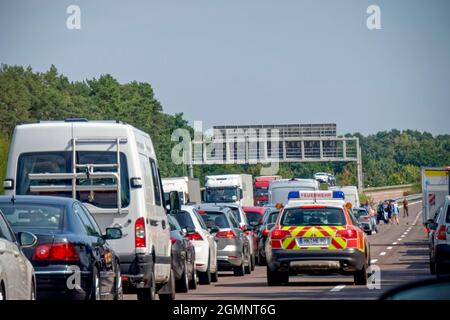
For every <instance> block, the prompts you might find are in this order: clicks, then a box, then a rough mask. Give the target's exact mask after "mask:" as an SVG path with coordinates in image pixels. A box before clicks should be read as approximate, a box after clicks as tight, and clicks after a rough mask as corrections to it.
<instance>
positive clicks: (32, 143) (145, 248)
mask: <svg viewBox="0 0 450 320" xmlns="http://www.w3.org/2000/svg"><path fill="white" fill-rule="evenodd" d="M36 141H39V143H36ZM4 186H5V193H6V194H7V195H10V196H11V195H47V196H51V195H53V196H63V197H72V198H76V199H78V200H79V201H81V202H82V203H84V205H86V207H87V208H88V209H89V211H90V212H91V213H92V214H93V215H94V216H95V219H96V221H97V222H98V224H99V225H100V227H101V229H102V230H103V231H105V230H106V228H108V227H116V226H117V227H120V228H121V230H122V232H123V234H124V235H126V236H124V237H123V238H121V239H119V240H116V241H113V242H111V246H112V247H113V249H114V251H115V252H116V253H117V254H118V256H119V260H120V267H121V273H122V276H123V277H124V279H125V281H124V291H125V292H126V293H134V294H137V296H138V299H139V300H151V299H153V298H154V297H155V292H157V291H158V290H159V289H161V288H162V287H163V286H164V285H166V284H170V276H171V274H172V272H171V248H170V246H171V242H170V230H169V226H168V222H167V215H166V208H165V202H164V195H163V192H162V184H161V177H160V173H159V169H158V162H157V159H156V153H155V149H154V147H153V143H152V140H151V138H150V136H149V135H148V134H147V133H145V132H143V131H140V130H138V129H136V128H134V127H132V126H131V125H128V124H124V123H121V122H117V121H87V120H86V119H67V120H65V121H47V122H40V123H34V124H25V125H19V126H17V127H16V128H15V130H14V134H13V137H12V141H11V146H10V150H9V157H8V165H7V172H6V179H5V181H4ZM165 289H167V287H166V288H165ZM166 291H167V290H166Z"/></svg>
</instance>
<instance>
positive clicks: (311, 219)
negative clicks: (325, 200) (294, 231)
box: [281, 208, 346, 226]
mask: <svg viewBox="0 0 450 320" xmlns="http://www.w3.org/2000/svg"><path fill="white" fill-rule="evenodd" d="M345 224H346V220H345V214H344V211H343V210H342V209H340V208H313V209H309V208H287V209H286V210H285V211H284V214H283V218H282V220H281V225H283V226H342V225H345Z"/></svg>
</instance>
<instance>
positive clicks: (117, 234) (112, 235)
mask: <svg viewBox="0 0 450 320" xmlns="http://www.w3.org/2000/svg"><path fill="white" fill-rule="evenodd" d="M102 238H103V239H104V240H117V239H121V238H122V230H120V228H106V230H105V235H104V236H103V237H102Z"/></svg>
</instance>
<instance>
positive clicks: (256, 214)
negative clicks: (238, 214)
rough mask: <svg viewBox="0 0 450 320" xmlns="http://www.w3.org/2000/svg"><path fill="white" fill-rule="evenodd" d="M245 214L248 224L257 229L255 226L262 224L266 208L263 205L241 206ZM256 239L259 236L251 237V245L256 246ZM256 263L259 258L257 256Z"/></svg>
mask: <svg viewBox="0 0 450 320" xmlns="http://www.w3.org/2000/svg"><path fill="white" fill-rule="evenodd" d="M243 209H244V212H245V215H246V216H247V220H248V223H249V225H250V226H251V227H252V228H253V230H257V228H258V227H259V226H260V225H261V224H262V221H263V216H264V212H266V210H267V208H264V207H243ZM258 239H259V237H257V236H254V237H253V245H254V248H258ZM257 260H258V263H259V259H258V257H257Z"/></svg>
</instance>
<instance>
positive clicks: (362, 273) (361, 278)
mask: <svg viewBox="0 0 450 320" xmlns="http://www.w3.org/2000/svg"><path fill="white" fill-rule="evenodd" d="M353 277H354V280H355V284H356V285H361V286H363V285H366V284H367V265H366V264H364V266H363V268H362V269H361V270H359V271H356V272H355V274H354V276H353Z"/></svg>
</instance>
